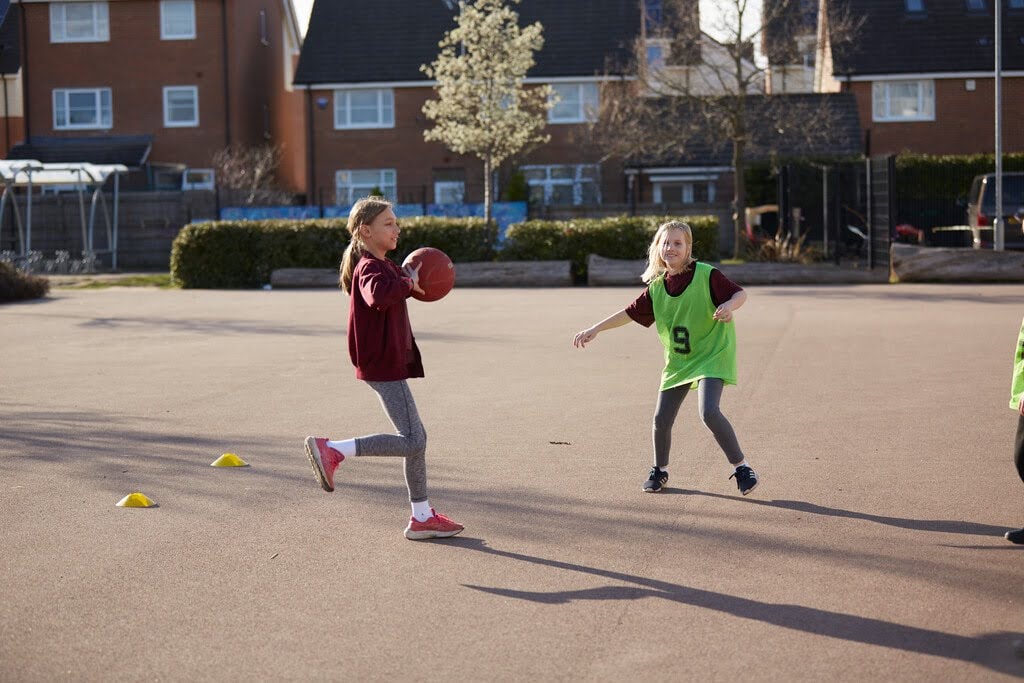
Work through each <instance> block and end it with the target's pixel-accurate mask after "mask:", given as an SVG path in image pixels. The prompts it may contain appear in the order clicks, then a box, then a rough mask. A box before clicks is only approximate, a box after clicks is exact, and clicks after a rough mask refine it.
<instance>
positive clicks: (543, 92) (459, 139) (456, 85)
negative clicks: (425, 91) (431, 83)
mask: <svg viewBox="0 0 1024 683" xmlns="http://www.w3.org/2000/svg"><path fill="white" fill-rule="evenodd" d="M512 2H515V3H518V2H519V0H512ZM456 22H457V25H456V27H455V28H454V29H452V30H451V31H449V32H448V33H446V34H445V36H444V38H443V39H442V40H441V43H440V45H439V47H440V48H441V52H440V54H439V55H438V57H437V59H436V60H435V61H434V62H433V63H432V64H429V65H424V66H423V67H422V68H423V71H424V73H426V74H427V76H429V77H430V78H434V79H436V80H437V85H436V86H435V88H434V89H435V90H436V92H437V99H434V100H429V101H427V103H426V104H425V105H424V106H423V113H424V114H426V115H427V117H428V118H429V119H431V120H432V121H433V122H434V127H433V128H430V129H428V130H426V131H424V132H423V138H424V139H425V140H428V141H431V140H436V141H439V142H443V143H444V144H445V145H447V146H448V148H449V149H451V150H452V151H453V152H457V153H459V154H473V155H474V156H476V157H478V158H479V159H480V160H481V161H483V164H484V218H485V220H487V221H488V222H490V220H491V206H492V203H493V201H494V198H493V196H492V195H493V192H492V191H491V177H492V175H493V172H494V169H496V168H497V167H498V166H500V165H501V163H502V162H503V161H505V160H506V159H508V158H509V157H511V156H513V155H515V154H519V153H523V152H525V151H526V150H528V149H530V148H531V147H533V146H535V145H538V144H542V143H545V142H547V141H548V139H549V137H548V136H547V135H545V134H543V132H542V131H543V129H544V126H545V125H546V124H547V116H546V114H547V111H548V109H550V108H551V106H552V91H551V88H550V87H549V86H537V87H529V88H527V87H526V86H525V85H524V83H523V79H524V78H525V77H526V72H527V71H529V70H530V68H531V67H532V66H533V64H534V58H533V55H534V53H536V52H537V51H538V50H540V49H541V47H543V45H544V38H543V35H542V31H543V27H542V26H541V25H540V22H537V23H534V24H532V25H530V26H526V27H520V26H519V15H518V13H517V12H515V11H514V10H513V9H512V8H511V7H509V6H507V5H506V4H505V2H504V0H475V1H474V2H472V3H470V2H460V3H459V14H458V17H457V19H456Z"/></svg>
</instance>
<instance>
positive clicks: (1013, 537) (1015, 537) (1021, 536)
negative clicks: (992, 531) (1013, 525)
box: [1003, 529, 1024, 545]
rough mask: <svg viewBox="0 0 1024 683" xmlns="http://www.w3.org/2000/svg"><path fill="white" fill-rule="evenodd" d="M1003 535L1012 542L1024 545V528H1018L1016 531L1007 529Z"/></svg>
mask: <svg viewBox="0 0 1024 683" xmlns="http://www.w3.org/2000/svg"><path fill="white" fill-rule="evenodd" d="M1003 535H1004V536H1005V537H1006V540H1007V541H1009V542H1010V543H1016V544H1018V545H1024V529H1017V530H1016V531H1007V532H1006V533H1005V534H1003Z"/></svg>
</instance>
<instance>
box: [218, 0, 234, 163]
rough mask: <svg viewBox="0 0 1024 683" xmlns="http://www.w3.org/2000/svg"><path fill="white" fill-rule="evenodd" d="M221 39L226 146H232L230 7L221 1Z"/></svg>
mask: <svg viewBox="0 0 1024 683" xmlns="http://www.w3.org/2000/svg"><path fill="white" fill-rule="evenodd" d="M220 19H221V22H220V34H221V35H220V39H221V44H222V45H223V46H224V141H225V142H224V144H225V146H226V147H230V146H231V88H230V87H229V81H228V79H229V75H230V68H229V65H228V5H227V0H220Z"/></svg>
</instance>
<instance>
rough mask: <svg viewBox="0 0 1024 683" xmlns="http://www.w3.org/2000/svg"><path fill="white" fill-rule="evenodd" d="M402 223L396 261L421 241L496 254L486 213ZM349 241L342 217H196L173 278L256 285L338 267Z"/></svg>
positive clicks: (194, 284)
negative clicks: (300, 271) (283, 271)
mask: <svg viewBox="0 0 1024 683" xmlns="http://www.w3.org/2000/svg"><path fill="white" fill-rule="evenodd" d="M401 225H402V236H401V239H400V240H399V246H398V250H397V251H396V252H394V253H393V254H392V255H391V257H392V258H393V259H395V260H396V261H398V262H401V261H402V260H403V259H404V258H405V256H406V255H407V254H408V253H409V252H411V251H413V250H414V249H418V248H419V247H423V246H431V247H436V248H438V249H440V250H442V251H444V252H445V253H446V254H448V255H449V256H451V257H452V260H454V261H483V260H491V259H492V258H493V257H494V246H493V245H494V242H495V240H496V238H497V230H496V228H494V227H490V228H488V227H486V226H485V225H484V222H483V219H479V218H433V217H416V218H404V219H402V220H401ZM348 242H349V232H348V229H347V228H346V227H345V221H344V220H343V219H309V220H263V221H211V222H208V223H193V224H191V225H187V226H185V227H184V228H182V229H181V231H180V232H179V233H178V236H177V237H175V239H174V244H173V245H172V247H171V279H172V281H173V282H174V284H176V285H178V286H181V287H186V288H207V289H246V288H250V289H251V288H256V287H260V286H262V285H264V284H266V283H268V282H270V274H271V273H272V272H273V271H275V270H277V269H278V268H337V267H338V266H339V265H340V263H341V256H342V253H343V252H344V251H345V247H347V246H348Z"/></svg>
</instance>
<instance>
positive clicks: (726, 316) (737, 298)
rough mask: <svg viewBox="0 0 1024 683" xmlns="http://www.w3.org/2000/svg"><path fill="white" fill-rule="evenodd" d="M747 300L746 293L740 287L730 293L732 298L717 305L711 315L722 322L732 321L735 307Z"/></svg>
mask: <svg viewBox="0 0 1024 683" xmlns="http://www.w3.org/2000/svg"><path fill="white" fill-rule="evenodd" d="M746 301H747V293H746V292H744V291H743V290H742V289H741V290H740V291H738V292H736V293H735V294H733V295H732V298H731V299H729V300H728V301H726V302H725V303H724V304H722V305H721V306H719V307H718V308H717V309H716V310H715V314H714V315H713V316H712V317H713V318H714V319H715V320H719V321H721V322H723V323H730V322H732V314H733V311H735V310H736V309H737V308H739V307H740V306H742V305H743V304H744V303H746Z"/></svg>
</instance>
